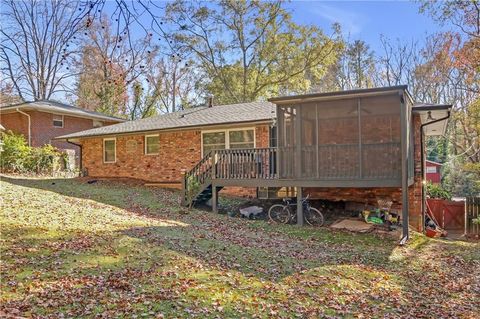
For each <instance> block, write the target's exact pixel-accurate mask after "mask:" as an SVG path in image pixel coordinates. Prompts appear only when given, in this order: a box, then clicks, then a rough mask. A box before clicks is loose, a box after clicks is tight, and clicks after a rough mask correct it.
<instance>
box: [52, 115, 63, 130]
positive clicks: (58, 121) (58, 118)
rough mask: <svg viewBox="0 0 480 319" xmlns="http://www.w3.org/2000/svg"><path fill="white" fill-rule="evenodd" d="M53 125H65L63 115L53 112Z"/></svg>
mask: <svg viewBox="0 0 480 319" xmlns="http://www.w3.org/2000/svg"><path fill="white" fill-rule="evenodd" d="M53 127H63V115H59V114H53Z"/></svg>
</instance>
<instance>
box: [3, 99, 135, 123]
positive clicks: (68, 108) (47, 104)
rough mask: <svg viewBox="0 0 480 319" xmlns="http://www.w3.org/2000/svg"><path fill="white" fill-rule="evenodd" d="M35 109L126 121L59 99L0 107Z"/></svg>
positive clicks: (7, 108)
mask: <svg viewBox="0 0 480 319" xmlns="http://www.w3.org/2000/svg"><path fill="white" fill-rule="evenodd" d="M17 108H18V109H34V110H39V111H44V112H45V111H46V112H52V113H59V114H67V115H72V116H78V117H86V118H93V119H99V120H107V121H114V122H125V121H126V120H125V119H122V118H119V117H115V116H109V115H105V114H102V113H98V112H93V111H89V110H85V109H81V108H79V107H76V106H72V105H68V104H64V103H60V102H57V101H33V102H23V103H18V104H13V105H5V106H1V107H0V112H5V111H9V110H15V109H17Z"/></svg>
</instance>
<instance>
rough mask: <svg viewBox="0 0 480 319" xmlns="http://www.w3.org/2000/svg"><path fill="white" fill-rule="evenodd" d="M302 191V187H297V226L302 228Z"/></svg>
mask: <svg viewBox="0 0 480 319" xmlns="http://www.w3.org/2000/svg"><path fill="white" fill-rule="evenodd" d="M302 198H303V190H302V187H297V225H298V226H303V203H302Z"/></svg>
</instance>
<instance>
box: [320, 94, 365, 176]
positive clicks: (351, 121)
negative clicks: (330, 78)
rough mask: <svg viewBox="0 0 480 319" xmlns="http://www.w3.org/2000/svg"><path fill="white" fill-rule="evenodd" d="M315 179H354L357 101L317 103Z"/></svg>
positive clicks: (357, 137) (357, 167)
mask: <svg viewBox="0 0 480 319" xmlns="http://www.w3.org/2000/svg"><path fill="white" fill-rule="evenodd" d="M317 108H318V110H317V114H318V130H317V132H318V135H317V141H318V142H317V143H318V177H319V178H320V179H326V180H328V179H330V180H342V179H344V180H345V179H357V178H359V176H360V164H359V124H358V123H359V122H358V101H357V99H342V100H333V101H324V102H318V103H317Z"/></svg>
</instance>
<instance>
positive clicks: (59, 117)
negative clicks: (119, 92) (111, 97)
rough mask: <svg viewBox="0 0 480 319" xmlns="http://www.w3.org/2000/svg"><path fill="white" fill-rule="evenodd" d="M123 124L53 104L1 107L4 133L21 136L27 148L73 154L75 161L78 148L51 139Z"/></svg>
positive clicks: (21, 104) (38, 102)
mask: <svg viewBox="0 0 480 319" xmlns="http://www.w3.org/2000/svg"><path fill="white" fill-rule="evenodd" d="M124 121H125V119H121V118H117V117H112V116H107V115H104V114H101V113H98V112H92V111H88V110H84V109H81V108H78V107H75V106H71V105H66V104H63V103H59V102H55V101H35V102H24V103H19V104H14V105H6V106H1V107H0V123H1V125H3V126H4V127H5V130H7V131H8V130H11V131H13V132H15V133H17V134H22V135H24V136H25V138H26V139H27V141H28V143H29V145H31V146H34V147H38V146H43V145H46V144H52V145H53V146H55V147H57V148H59V149H63V150H74V151H75V153H76V154H77V157H78V159H79V154H78V152H79V149H80V148H79V147H78V146H77V145H74V144H72V143H68V142H66V141H59V140H54V138H55V137H58V136H60V135H65V134H70V133H75V132H79V131H84V130H88V129H92V128H95V127H102V126H107V125H112V124H117V123H120V122H124Z"/></svg>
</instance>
